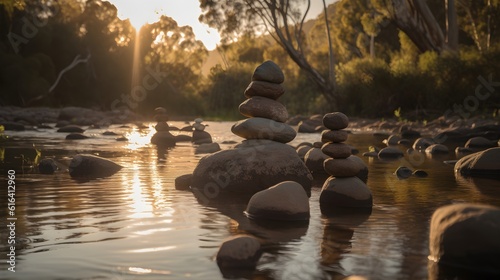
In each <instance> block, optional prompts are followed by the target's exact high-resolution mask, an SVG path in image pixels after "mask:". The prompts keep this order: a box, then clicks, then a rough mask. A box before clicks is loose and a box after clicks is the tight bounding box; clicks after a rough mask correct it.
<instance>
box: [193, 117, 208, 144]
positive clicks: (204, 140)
mask: <svg viewBox="0 0 500 280" xmlns="http://www.w3.org/2000/svg"><path fill="white" fill-rule="evenodd" d="M202 122H203V119H200V118H197V119H195V120H194V124H193V128H194V131H193V138H192V142H193V143H194V144H209V143H212V136H211V135H210V133H208V132H206V131H205V125H204V124H202Z"/></svg>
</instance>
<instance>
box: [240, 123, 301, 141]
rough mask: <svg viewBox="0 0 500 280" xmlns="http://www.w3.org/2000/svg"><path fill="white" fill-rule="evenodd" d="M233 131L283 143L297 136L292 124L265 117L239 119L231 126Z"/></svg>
mask: <svg viewBox="0 0 500 280" xmlns="http://www.w3.org/2000/svg"><path fill="white" fill-rule="evenodd" d="M231 131H232V132H233V133H234V134H236V135H238V136H240V137H243V138H245V139H268V140H273V141H277V142H281V143H288V142H290V141H292V140H293V139H294V138H295V136H297V132H296V131H295V130H294V129H293V128H292V127H291V126H289V125H287V124H285V123H280V122H276V121H273V120H270V119H264V118H249V119H245V120H241V121H238V122H237V123H235V124H234V125H233V126H232V127H231Z"/></svg>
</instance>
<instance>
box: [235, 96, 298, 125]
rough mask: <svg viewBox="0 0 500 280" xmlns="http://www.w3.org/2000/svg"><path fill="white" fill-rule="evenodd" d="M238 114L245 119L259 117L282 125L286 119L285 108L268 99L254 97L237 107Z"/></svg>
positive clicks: (286, 112)
mask: <svg viewBox="0 0 500 280" xmlns="http://www.w3.org/2000/svg"><path fill="white" fill-rule="evenodd" d="M239 110H240V113H241V114H242V115H243V116H246V117H260V118H266V119H271V120H274V121H277V122H282V123H284V122H285V121H286V120H287V119H288V111H287V110H286V108H285V106H284V105H283V104H281V103H280V102H278V101H275V100H273V99H270V98H266V97H261V96H254V97H252V98H249V99H247V100H245V101H244V102H243V103H241V104H240V106H239Z"/></svg>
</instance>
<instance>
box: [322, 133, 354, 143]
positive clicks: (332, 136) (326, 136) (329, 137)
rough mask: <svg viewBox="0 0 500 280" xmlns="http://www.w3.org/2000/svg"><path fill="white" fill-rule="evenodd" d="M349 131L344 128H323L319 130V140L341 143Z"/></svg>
mask: <svg viewBox="0 0 500 280" xmlns="http://www.w3.org/2000/svg"><path fill="white" fill-rule="evenodd" d="M348 136H349V133H347V131H345V130H323V132H321V142H323V143H327V142H333V143H342V142H345V141H346V140H347V138H348Z"/></svg>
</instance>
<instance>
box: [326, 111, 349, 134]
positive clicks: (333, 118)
mask: <svg viewBox="0 0 500 280" xmlns="http://www.w3.org/2000/svg"><path fill="white" fill-rule="evenodd" d="M323 125H324V126H325V127H326V128H328V129H331V130H339V129H344V128H346V127H347V126H348V125H349V118H347V116H346V115H345V114H343V113H341V112H334V113H328V114H325V116H324V117H323Z"/></svg>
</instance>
